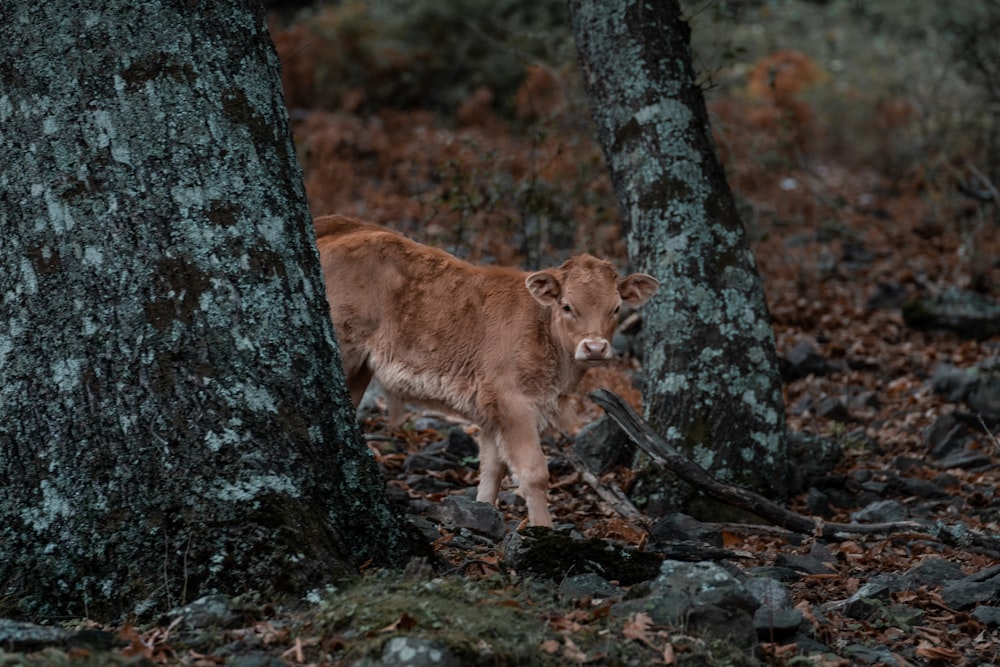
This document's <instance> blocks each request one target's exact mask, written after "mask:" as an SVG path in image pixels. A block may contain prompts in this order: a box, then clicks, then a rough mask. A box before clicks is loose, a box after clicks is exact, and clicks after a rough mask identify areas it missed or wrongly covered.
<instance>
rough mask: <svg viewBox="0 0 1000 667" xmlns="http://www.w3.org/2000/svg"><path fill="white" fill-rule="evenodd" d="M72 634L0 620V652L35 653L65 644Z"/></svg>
mask: <svg viewBox="0 0 1000 667" xmlns="http://www.w3.org/2000/svg"><path fill="white" fill-rule="evenodd" d="M72 634H73V633H71V632H69V631H68V630H63V629H62V628H55V627H51V626H48V625H35V624H34V623H28V622H26V621H14V620H11V619H9V618H0V652H2V651H4V650H6V651H14V652H20V651H37V650H39V649H41V648H44V647H46V646H58V645H60V644H63V643H65V641H66V640H67V639H69V637H70V636H71V635H72Z"/></svg>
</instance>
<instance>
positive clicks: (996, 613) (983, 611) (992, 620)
mask: <svg viewBox="0 0 1000 667" xmlns="http://www.w3.org/2000/svg"><path fill="white" fill-rule="evenodd" d="M972 617H973V618H974V619H976V620H977V621H979V622H980V623H983V624H985V625H988V626H990V627H991V628H995V627H998V626H1000V607H988V606H981V607H977V608H976V610H975V611H974V612H972Z"/></svg>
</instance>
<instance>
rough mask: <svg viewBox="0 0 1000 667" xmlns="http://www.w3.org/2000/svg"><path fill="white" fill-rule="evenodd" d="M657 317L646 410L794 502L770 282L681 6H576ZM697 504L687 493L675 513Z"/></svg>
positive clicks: (632, 1) (633, 245)
mask: <svg viewBox="0 0 1000 667" xmlns="http://www.w3.org/2000/svg"><path fill="white" fill-rule="evenodd" d="M570 14H571V17H572V21H573V27H574V33H575V35H576V37H577V47H578V51H579V54H580V61H581V67H582V69H583V72H584V80H585V82H586V85H587V89H588V94H589V98H590V100H591V109H592V113H593V116H594V120H595V124H596V126H597V131H598V136H599V138H600V140H601V143H602V144H603V146H604V148H605V155H606V157H607V161H608V165H609V168H610V171H611V175H612V180H613V182H614V185H615V192H616V194H617V196H618V200H619V204H620V207H621V212H622V217H623V219H624V222H625V225H626V229H627V241H628V247H629V253H630V257H631V260H632V263H633V265H634V268H636V269H639V270H642V271H646V272H648V273H651V274H653V275H655V276H656V277H657V278H659V280H660V282H661V287H660V291H659V293H658V294H657V295H656V297H654V300H653V301H652V302H650V303H649V304H647V305H646V306H645V307H644V325H643V326H644V337H645V340H646V344H645V346H644V347H645V350H646V357H645V359H644V370H645V376H646V382H645V386H644V411H645V416H646V418H647V419H648V420H649V421H650V422H651V423H652V424H653V426H654V427H655V428H656V429H657V430H658V431H659V432H660V433H661V434H663V435H664V436H665V437H667V438H668V439H669V440H671V441H673V444H675V445H676V446H679V447H681V448H682V449H685V450H687V451H689V452H690V453H691V454H692V455H693V456H694V458H695V459H696V460H698V461H699V462H700V463H702V464H703V465H705V466H706V467H708V468H709V469H710V470H711V471H712V472H714V473H715V474H717V475H718V476H720V477H722V478H724V479H727V480H729V481H735V482H739V483H742V484H744V485H746V486H749V487H751V488H754V489H756V490H759V491H763V492H765V493H767V494H770V495H775V496H779V497H780V496H782V495H783V494H784V481H783V480H784V478H785V474H786V471H785V465H786V461H785V458H786V455H785V447H786V444H785V434H784V410H783V403H782V396H781V386H780V379H779V377H778V373H777V363H776V356H775V351H774V339H773V332H772V330H771V328H770V324H769V316H768V312H767V305H766V302H765V301H764V292H763V287H762V284H761V280H760V277H759V274H758V273H757V269H756V266H755V264H754V261H753V257H752V254H751V252H750V250H749V247H748V242H747V238H746V234H745V232H744V229H743V225H742V222H741V221H740V218H739V215H738V212H737V210H736V206H735V202H734V201H733V197H732V194H731V192H730V190H729V188H728V185H727V184H726V181H725V174H724V172H723V170H722V167H721V164H720V163H719V161H718V159H717V158H716V155H715V152H714V146H713V143H712V138H711V132H710V129H709V123H708V115H707V112H706V109H705V103H704V99H703V96H702V93H701V90H700V89H699V88H698V87H697V85H696V83H695V78H694V73H693V70H692V67H691V54H690V47H689V38H690V30H689V28H688V26H687V25H686V24H685V23H684V22H683V20H682V19H681V11H680V8H679V6H678V4H677V2H676V1H675V0H670V1H665V2H659V3H648V2H644V1H643V0H609V1H608V2H599V3H598V2H586V1H584V0H571V1H570ZM685 496H687V497H691V496H690V492H689V491H685V490H682V489H677V490H676V493H675V494H674V497H675V500H676V504H678V505H683V503H684V498H685Z"/></svg>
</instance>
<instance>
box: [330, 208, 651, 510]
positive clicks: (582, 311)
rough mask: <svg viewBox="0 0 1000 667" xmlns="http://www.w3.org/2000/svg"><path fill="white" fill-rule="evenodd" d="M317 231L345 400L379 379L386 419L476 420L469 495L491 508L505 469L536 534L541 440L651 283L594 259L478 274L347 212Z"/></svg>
mask: <svg viewBox="0 0 1000 667" xmlns="http://www.w3.org/2000/svg"><path fill="white" fill-rule="evenodd" d="M314 225H315V230H316V236H317V245H318V246H319V251H320V258H321V261H322V264H323V276H324V278H325V280H326V295H327V300H328V301H329V302H330V311H331V314H332V316H333V322H334V325H335V327H336V329H337V337H338V342H339V344H340V351H341V356H342V358H343V362H344V373H345V375H346V377H347V386H348V389H349V390H350V392H351V398H352V399H353V401H354V404H355V405H357V404H358V403H359V402H360V401H361V397H362V396H363V395H364V392H365V389H366V388H367V386H368V384H369V382H370V381H371V379H372V378H373V377H374V378H375V379H377V380H378V381H379V383H380V384H381V385H382V386H383V387H384V388H385V390H386V392H387V393H388V395H389V399H390V400H389V406H390V420H391V421H394V422H395V421H398V420H399V417H400V412H401V406H402V402H403V401H416V402H420V403H423V404H427V405H431V406H436V407H439V408H444V409H446V410H449V411H453V412H456V413H458V414H460V415H462V416H464V417H466V418H467V419H469V420H471V421H474V422H476V423H477V424H479V426H480V428H481V435H480V443H479V447H480V484H479V491H478V494H477V499H478V500H481V501H485V502H489V503H494V502H496V497H497V492H498V490H499V486H500V482H501V480H502V479H503V476H504V474H505V473H506V469H507V467H508V466H509V467H510V469H511V471H512V472H513V473H514V474H515V475H516V476H517V479H518V483H519V485H520V489H521V493H522V494H523V495H524V497H525V499H526V500H527V503H528V519H529V521H530V522H531V524H532V525H540V526H551V525H552V519H551V517H550V516H549V511H548V504H547V501H546V493H547V490H548V466H547V463H546V460H545V455H544V454H543V453H542V449H541V445H540V443H539V431H540V430H542V429H543V428H545V427H546V426H548V425H551V424H556V423H558V420H559V412H560V402H561V399H562V398H564V397H565V395H566V393H567V392H569V391H571V390H572V389H573V387H574V386H575V385H576V384H577V382H578V381H579V380H580V377H581V376H582V375H583V372H584V370H586V368H587V366H589V365H594V364H596V363H600V362H601V361H604V360H605V359H606V358H609V357H610V356H611V343H610V340H611V336H612V334H613V332H614V328H615V325H616V323H617V312H618V306H619V305H620V304H621V303H622V301H624V302H626V303H629V304H630V305H633V306H638V305H640V304H642V303H644V302H645V301H646V300H647V299H649V297H650V296H652V295H653V293H654V292H655V291H656V289H657V287H658V285H659V283H657V281H656V280H655V279H654V278H652V277H650V276H647V275H645V274H633V275H631V276H629V277H627V278H620V277H619V276H618V273H617V271H615V269H614V267H613V266H612V265H611V264H610V263H608V262H605V261H603V260H599V259H597V258H595V257H591V256H590V255H578V256H576V257H573V258H571V259H569V260H567V261H566V262H565V263H564V264H563V265H562V266H560V267H559V268H557V269H548V270H546V271H539V272H535V273H530V274H529V273H526V272H523V271H519V270H516V269H509V268H501V267H490V266H474V265H472V264H469V263H467V262H463V261H461V260H459V259H457V258H455V257H453V256H451V255H449V254H448V253H446V252H443V251H441V250H438V249H436V248H431V247H428V246H424V245H421V244H419V243H416V242H414V241H411V240H409V239H407V238H405V237H404V236H402V235H400V234H397V233H396V232H393V231H390V230H387V229H384V228H382V227H378V226H375V225H369V224H366V223H364V222H361V221H359V220H355V219H353V218H348V217H345V216H339V215H334V216H326V217H322V218H318V219H317V220H316V221H315V223H314ZM564 308H569V309H570V311H569V312H566V311H565V310H564Z"/></svg>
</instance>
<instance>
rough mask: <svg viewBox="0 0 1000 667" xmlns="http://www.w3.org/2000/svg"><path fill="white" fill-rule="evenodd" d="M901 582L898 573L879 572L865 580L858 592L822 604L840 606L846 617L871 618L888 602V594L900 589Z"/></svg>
mask: <svg viewBox="0 0 1000 667" xmlns="http://www.w3.org/2000/svg"><path fill="white" fill-rule="evenodd" d="M901 589H902V583H901V577H900V576H899V575H894V574H893V575H890V574H880V575H876V576H874V577H872V578H871V580H869V581H867V582H865V583H864V584H862V585H861V587H860V588H859V589H858V592H857V593H855V594H854V595H852V596H851V597H849V598H847V599H846V600H841V601H838V602H833V603H830V604H827V605H824V607H825V608H827V609H837V608H842V609H843V612H844V615H845V616H847V617H848V618H856V619H859V620H864V619H868V618H871V617H872V616H874V615H875V614H877V613H878V612H879V611H881V610H882V609H884V608H886V607H887V606H888V605H889V604H890V596H891V595H892V593H893V592H895V591H898V590H901Z"/></svg>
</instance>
